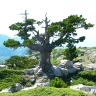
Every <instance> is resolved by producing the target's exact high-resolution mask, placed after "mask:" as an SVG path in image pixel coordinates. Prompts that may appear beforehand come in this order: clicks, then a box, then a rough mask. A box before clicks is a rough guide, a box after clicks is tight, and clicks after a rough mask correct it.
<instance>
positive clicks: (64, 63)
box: [60, 60, 73, 69]
mask: <svg viewBox="0 0 96 96" xmlns="http://www.w3.org/2000/svg"><path fill="white" fill-rule="evenodd" d="M60 65H61V67H63V68H64V67H65V68H67V69H68V68H71V67H73V62H72V61H69V60H61V63H60Z"/></svg>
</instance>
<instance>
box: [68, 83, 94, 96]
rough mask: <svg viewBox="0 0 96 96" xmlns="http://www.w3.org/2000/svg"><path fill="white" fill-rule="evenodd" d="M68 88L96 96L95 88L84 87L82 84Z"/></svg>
mask: <svg viewBox="0 0 96 96" xmlns="http://www.w3.org/2000/svg"><path fill="white" fill-rule="evenodd" d="M70 88H72V89H75V90H81V91H83V92H86V93H90V94H93V95H94V96H96V86H86V85H83V84H78V85H73V86H70Z"/></svg>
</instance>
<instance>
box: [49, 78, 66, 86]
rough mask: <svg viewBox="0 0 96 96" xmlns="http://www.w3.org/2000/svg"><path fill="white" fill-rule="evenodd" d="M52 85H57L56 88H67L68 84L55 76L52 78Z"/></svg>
mask: <svg viewBox="0 0 96 96" xmlns="http://www.w3.org/2000/svg"><path fill="white" fill-rule="evenodd" d="M50 87H56V88H66V87H67V84H65V82H64V81H63V80H61V79H59V78H58V77H55V79H53V80H51V82H50Z"/></svg>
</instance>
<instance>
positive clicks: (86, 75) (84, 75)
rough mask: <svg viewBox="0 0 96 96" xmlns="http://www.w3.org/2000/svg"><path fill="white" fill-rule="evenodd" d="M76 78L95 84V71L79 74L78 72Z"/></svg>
mask: <svg viewBox="0 0 96 96" xmlns="http://www.w3.org/2000/svg"><path fill="white" fill-rule="evenodd" d="M78 77H82V78H85V79H88V80H90V81H94V82H95V81H96V70H85V71H81V72H79V74H78Z"/></svg>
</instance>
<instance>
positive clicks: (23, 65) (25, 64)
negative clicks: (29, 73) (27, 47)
mask: <svg viewBox="0 0 96 96" xmlns="http://www.w3.org/2000/svg"><path fill="white" fill-rule="evenodd" d="M38 63H39V61H38V60H36V59H32V58H28V57H25V56H12V57H10V58H9V59H7V60H6V62H5V65H7V66H8V68H10V69H17V70H22V69H27V68H32V67H33V66H34V65H36V64H38Z"/></svg>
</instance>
